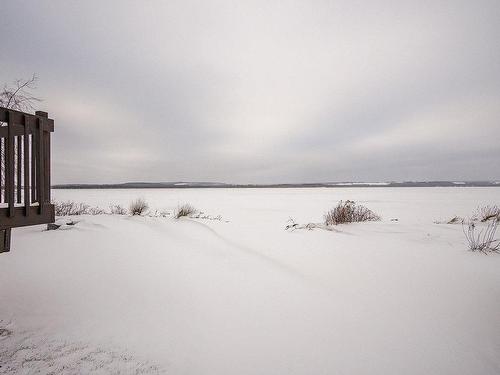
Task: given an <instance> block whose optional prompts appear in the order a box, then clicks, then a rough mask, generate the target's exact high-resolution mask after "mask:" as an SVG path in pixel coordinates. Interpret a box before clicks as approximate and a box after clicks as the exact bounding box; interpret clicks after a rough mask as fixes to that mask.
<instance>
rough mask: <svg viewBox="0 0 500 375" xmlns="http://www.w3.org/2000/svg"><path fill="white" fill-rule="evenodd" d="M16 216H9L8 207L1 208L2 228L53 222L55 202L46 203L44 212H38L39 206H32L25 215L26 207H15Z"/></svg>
mask: <svg viewBox="0 0 500 375" xmlns="http://www.w3.org/2000/svg"><path fill="white" fill-rule="evenodd" d="M14 210H15V211H16V215H15V216H9V209H8V208H0V230H3V229H7V228H16V227H23V226H28V225H37V224H45V223H53V222H54V221H55V211H54V205H53V204H46V205H45V209H44V212H43V214H41V215H40V214H38V206H31V207H30V209H29V211H30V212H29V215H28V216H24V207H15V208H14Z"/></svg>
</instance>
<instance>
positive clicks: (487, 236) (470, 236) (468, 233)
mask: <svg viewBox="0 0 500 375" xmlns="http://www.w3.org/2000/svg"><path fill="white" fill-rule="evenodd" d="M476 228H477V224H476V223H474V221H472V220H471V221H469V223H468V224H467V225H465V223H464V224H462V229H463V231H464V234H465V238H466V239H467V242H468V243H469V249H470V250H471V251H479V252H481V253H483V254H489V253H498V252H500V240H498V239H495V234H496V231H497V228H498V220H497V219H495V220H491V221H489V222H488V224H487V225H486V227H483V228H482V229H481V230H480V231H479V233H476Z"/></svg>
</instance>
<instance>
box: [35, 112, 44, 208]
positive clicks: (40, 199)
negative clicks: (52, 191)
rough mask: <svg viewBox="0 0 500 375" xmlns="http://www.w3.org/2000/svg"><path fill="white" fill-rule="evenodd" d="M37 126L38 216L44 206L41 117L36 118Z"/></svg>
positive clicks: (42, 120)
mask: <svg viewBox="0 0 500 375" xmlns="http://www.w3.org/2000/svg"><path fill="white" fill-rule="evenodd" d="M37 122H38V124H37V125H38V126H37V137H36V138H37V142H36V146H37V161H36V166H37V184H38V185H37V199H38V208H39V212H40V214H42V213H43V210H44V206H45V197H44V193H45V192H44V188H45V182H44V177H45V168H44V167H45V165H44V164H45V163H44V160H43V152H44V151H43V148H44V147H43V143H44V142H43V122H44V119H43V118H41V117H38V118H37Z"/></svg>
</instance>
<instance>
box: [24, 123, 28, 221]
mask: <svg viewBox="0 0 500 375" xmlns="http://www.w3.org/2000/svg"><path fill="white" fill-rule="evenodd" d="M29 127H30V120H29V118H28V117H26V118H25V123H24V129H25V132H24V138H23V151H24V154H23V162H24V216H28V215H29V214H30V143H29V134H28V130H29Z"/></svg>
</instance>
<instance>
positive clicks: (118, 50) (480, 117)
mask: <svg viewBox="0 0 500 375" xmlns="http://www.w3.org/2000/svg"><path fill="white" fill-rule="evenodd" d="M2 15H3V17H2V18H3V20H2V23H1V24H0V31H1V35H2V36H3V37H4V38H3V48H2V51H3V52H2V53H1V54H0V64H1V67H2V69H1V70H0V81H1V82H8V81H10V80H12V79H14V78H16V77H22V76H29V75H30V74H31V73H32V72H36V73H37V74H38V75H39V77H40V83H39V89H38V94H39V95H40V96H41V97H43V98H44V102H43V103H42V107H43V108H41V109H45V110H47V111H49V112H50V114H51V116H52V117H54V118H55V120H56V133H55V134H54V141H53V145H54V146H53V147H54V151H53V152H54V157H53V160H54V161H53V170H54V178H53V180H54V182H55V183H66V182H120V181H133V180H146V181H172V180H205V181H226V182H240V183H247V182H248V183H250V182H252V183H267V182H305V181H339V180H386V179H389V180H402V179H423V180H424V179H460V180H464V179H500V147H498V139H499V138H500V110H499V108H500V70H499V69H498V67H499V66H500V43H499V40H498V35H500V4H499V3H498V2H497V1H478V2H469V1H467V2H465V1H464V2H461V1H443V2H435V1H428V2H427V1H419V2H416V1H412V2H406V1H403V2H398V3H397V4H395V3H394V2H389V1H370V2H356V1H317V2H303V1H283V2H269V1H262V2H254V1H252V2H243V1H242V2H230V1H178V2H177V1H171V2H160V1H158V2H154V1H152V2H126V1H107V2H101V1H86V2H68V1H16V2H7V1H5V2H3V4H2ZM98 131H99V134H98Z"/></svg>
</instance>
